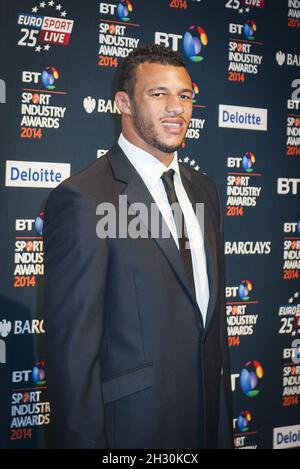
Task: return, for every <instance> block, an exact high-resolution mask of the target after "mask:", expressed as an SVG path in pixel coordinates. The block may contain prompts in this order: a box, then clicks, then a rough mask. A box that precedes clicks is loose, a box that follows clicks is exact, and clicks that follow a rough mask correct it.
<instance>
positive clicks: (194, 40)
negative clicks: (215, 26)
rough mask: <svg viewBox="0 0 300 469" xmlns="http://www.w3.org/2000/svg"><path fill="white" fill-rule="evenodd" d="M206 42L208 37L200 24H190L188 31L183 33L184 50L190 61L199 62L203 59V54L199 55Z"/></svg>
mask: <svg viewBox="0 0 300 469" xmlns="http://www.w3.org/2000/svg"><path fill="white" fill-rule="evenodd" d="M207 44H208V37H207V34H206V32H205V31H204V29H203V28H202V27H201V26H190V27H189V31H187V32H186V33H185V34H184V37H183V48H184V52H185V54H186V56H187V57H188V58H189V59H190V60H191V61H192V62H201V61H202V60H203V56H202V55H200V52H201V51H202V49H203V47H205V46H207Z"/></svg>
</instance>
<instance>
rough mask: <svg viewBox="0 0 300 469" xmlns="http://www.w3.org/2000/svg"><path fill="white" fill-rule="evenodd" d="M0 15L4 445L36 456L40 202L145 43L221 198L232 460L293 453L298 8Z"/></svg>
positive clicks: (83, 148)
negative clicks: (180, 67)
mask: <svg viewBox="0 0 300 469" xmlns="http://www.w3.org/2000/svg"><path fill="white" fill-rule="evenodd" d="M0 10H1V11H0V13H1V14H0V56H1V62H0V103H1V104H0V118H1V140H0V155H1V165H0V171H1V182H0V191H1V199H0V208H1V221H2V230H1V298H0V447H1V448H44V447H46V446H47V430H48V428H49V425H51V402H49V401H48V398H47V363H45V361H44V353H43V334H44V332H45V331H44V325H43V304H42V302H43V296H42V290H43V208H44V205H45V200H46V198H47V196H48V194H49V193H50V191H51V189H52V188H53V187H55V186H56V185H57V184H59V183H60V182H61V181H62V180H63V179H65V178H67V177H68V176H69V175H71V174H74V173H75V172H77V171H79V170H81V169H82V168H84V167H85V166H87V165H88V164H89V163H91V162H93V161H94V160H95V159H96V158H101V156H102V155H103V154H104V153H105V152H106V151H107V149H108V148H109V147H110V146H111V145H112V143H113V141H114V140H115V138H116V136H118V133H119V130H120V123H119V115H118V109H117V108H116V106H115V104H114V101H113V94H112V90H113V84H114V75H115V72H116V70H117V68H118V66H119V64H120V63H121V62H122V60H123V58H124V57H126V56H127V54H128V53H129V51H130V50H132V49H134V48H136V47H137V46H138V45H140V44H143V43H149V42H155V43H157V44H164V45H166V46H169V47H171V48H172V49H174V50H178V51H179V52H180V53H181V54H182V55H183V56H184V58H185V61H186V64H187V67H188V70H189V72H190V74H191V77H192V80H193V88H194V96H193V102H194V113H193V118H192V121H191V124H190V127H189V130H188V133H187V135H186V138H185V142H184V144H183V146H182V149H181V150H180V151H179V155H180V159H181V160H182V161H184V162H185V164H187V165H190V166H191V167H193V168H194V169H195V171H203V172H205V173H207V174H209V175H210V176H212V177H213V178H214V179H215V180H216V182H217V184H218V187H219V190H220V193H221V197H222V200H223V205H224V216H225V246H224V249H225V255H226V263H227V288H226V297H227V304H226V311H224V314H225V315H226V317H227V321H228V333H229V346H230V351H231V360H232V371H231V372H232V392H233V400H234V420H233V428H234V435H235V447H236V448H258V449H264V448H291V447H297V446H298V447H300V296H299V294H300V293H299V292H300V281H299V274H300V203H299V199H300V41H299V39H300V34H299V33H300V0H265V1H263V0H156V1H154V0H152V1H150V0H130V1H129V0H122V1H115V0H110V1H97V0H87V1H85V2H82V1H80V0H61V1H60V0H47V1H36V0H14V1H10V0H2V1H1V4H0ZM57 281H58V282H59V281H60V279H59V278H58V279H57ZM80 353H81V351H80V350H78V354H80ZM61 360H62V363H63V361H64V351H63V350H61ZM211 366H214V364H213V357H212V364H211Z"/></svg>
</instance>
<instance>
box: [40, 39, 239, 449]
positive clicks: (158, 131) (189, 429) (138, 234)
mask: <svg viewBox="0 0 300 469" xmlns="http://www.w3.org/2000/svg"><path fill="white" fill-rule="evenodd" d="M192 96H193V89H192V82H191V78H190V76H189V74H188V72H187V70H186V68H185V66H184V63H183V61H182V59H181V58H180V57H179V56H178V55H177V54H176V53H175V52H173V51H171V50H169V49H166V48H164V47H162V46H156V45H152V46H145V47H141V48H139V49H136V50H135V51H133V52H132V53H131V54H130V55H129V57H128V58H127V59H125V61H124V62H123V64H122V67H121V73H120V78H119V86H118V91H117V93H116V96H115V99H116V103H117V106H118V108H119V109H120V111H121V113H122V134H121V136H120V138H119V141H118V144H116V145H115V146H114V147H113V148H112V149H111V150H110V151H109V152H108V153H107V154H106V155H105V156H103V157H101V158H100V159H99V160H97V161H96V162H95V163H93V164H92V165H91V166H89V167H88V168H87V169H85V170H84V171H82V172H80V173H78V174H76V175H74V176H72V177H71V178H69V179H68V180H66V181H64V182H63V183H62V184H60V185H59V186H58V187H57V188H56V189H55V190H54V191H53V192H52V193H51V195H50V197H49V199H48V203H47V207H46V210H45V324H46V351H47V353H46V358H47V367H48V370H47V373H48V387H49V393H50V400H51V409H52V433H53V439H54V441H53V445H54V446H55V447H63V448H181V449H183V448H185V449H188V448H217V447H227V448H230V447H231V446H232V432H231V427H232V412H231V392H230V379H229V376H230V369H229V360H228V355H229V354H228V347H227V333H226V320H225V311H224V258H223V241H222V236H223V232H222V214H221V208H220V204H219V199H218V194H217V190H216V188H215V185H214V183H213V182H212V180H211V179H210V178H209V177H207V176H205V175H203V174H201V173H200V172H197V171H195V170H193V169H191V168H190V167H188V168H186V167H185V166H184V165H183V164H179V162H178V159H177V154H176V150H177V149H178V148H179V147H180V146H181V144H182V141H183V138H184V135H185V133H186V130H187V128H188V125H189V121H190V118H191V115H192ZM121 199H122V201H123V202H122V203H121V202H120V200H121ZM124 201H125V203H124ZM199 205H200V206H202V207H204V224H202V223H201V220H199V219H198V218H197V216H196V213H197V212H198V211H197V207H198V206H199ZM124 207H125V208H126V210H127V209H128V214H126V216H127V215H128V218H126V216H125V215H124ZM141 207H142V208H141ZM153 207H154V208H156V211H157V213H159V216H160V225H159V226H160V227H161V228H162V230H161V231H159V234H157V229H155V230H154V228H157V227H154V221H153V220H152V219H151V216H150V215H151V213H152V214H153V213H154V211H153V212H151V208H153ZM111 208H113V210H110V209H111ZM143 208H144V209H145V210H144V209H143ZM172 208H173V211H172ZM109 212H110V215H111V214H115V215H116V220H117V221H116V220H113V221H112V222H111V216H110V217H109V216H108V215H109ZM121 212H122V213H121ZM157 213H156V214H157ZM149 214H150V215H149ZM148 215H149V216H148ZM149 219H150V221H149ZM155 220H156V221H157V217H156V218H155ZM124 224H125V230H124ZM121 225H122V226H121ZM154 231H155V233H154ZM124 232H125V233H124Z"/></svg>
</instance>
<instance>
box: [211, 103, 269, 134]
mask: <svg viewBox="0 0 300 469" xmlns="http://www.w3.org/2000/svg"><path fill="white" fill-rule="evenodd" d="M219 127H226V128H229V129H244V130H261V131H266V130H267V129H268V110H267V109H261V108H255V107H244V106H231V105H229V104H220V105H219Z"/></svg>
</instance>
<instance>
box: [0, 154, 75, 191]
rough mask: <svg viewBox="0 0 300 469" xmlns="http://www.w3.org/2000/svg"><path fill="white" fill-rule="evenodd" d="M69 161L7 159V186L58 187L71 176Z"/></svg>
mask: <svg viewBox="0 0 300 469" xmlns="http://www.w3.org/2000/svg"><path fill="white" fill-rule="evenodd" d="M70 168H71V165H70V164H69V163H42V162H37V161H9V160H8V161H6V175H5V186H6V187H56V186H57V185H58V184H59V183H61V182H62V181H64V179H67V178H68V177H70Z"/></svg>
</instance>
